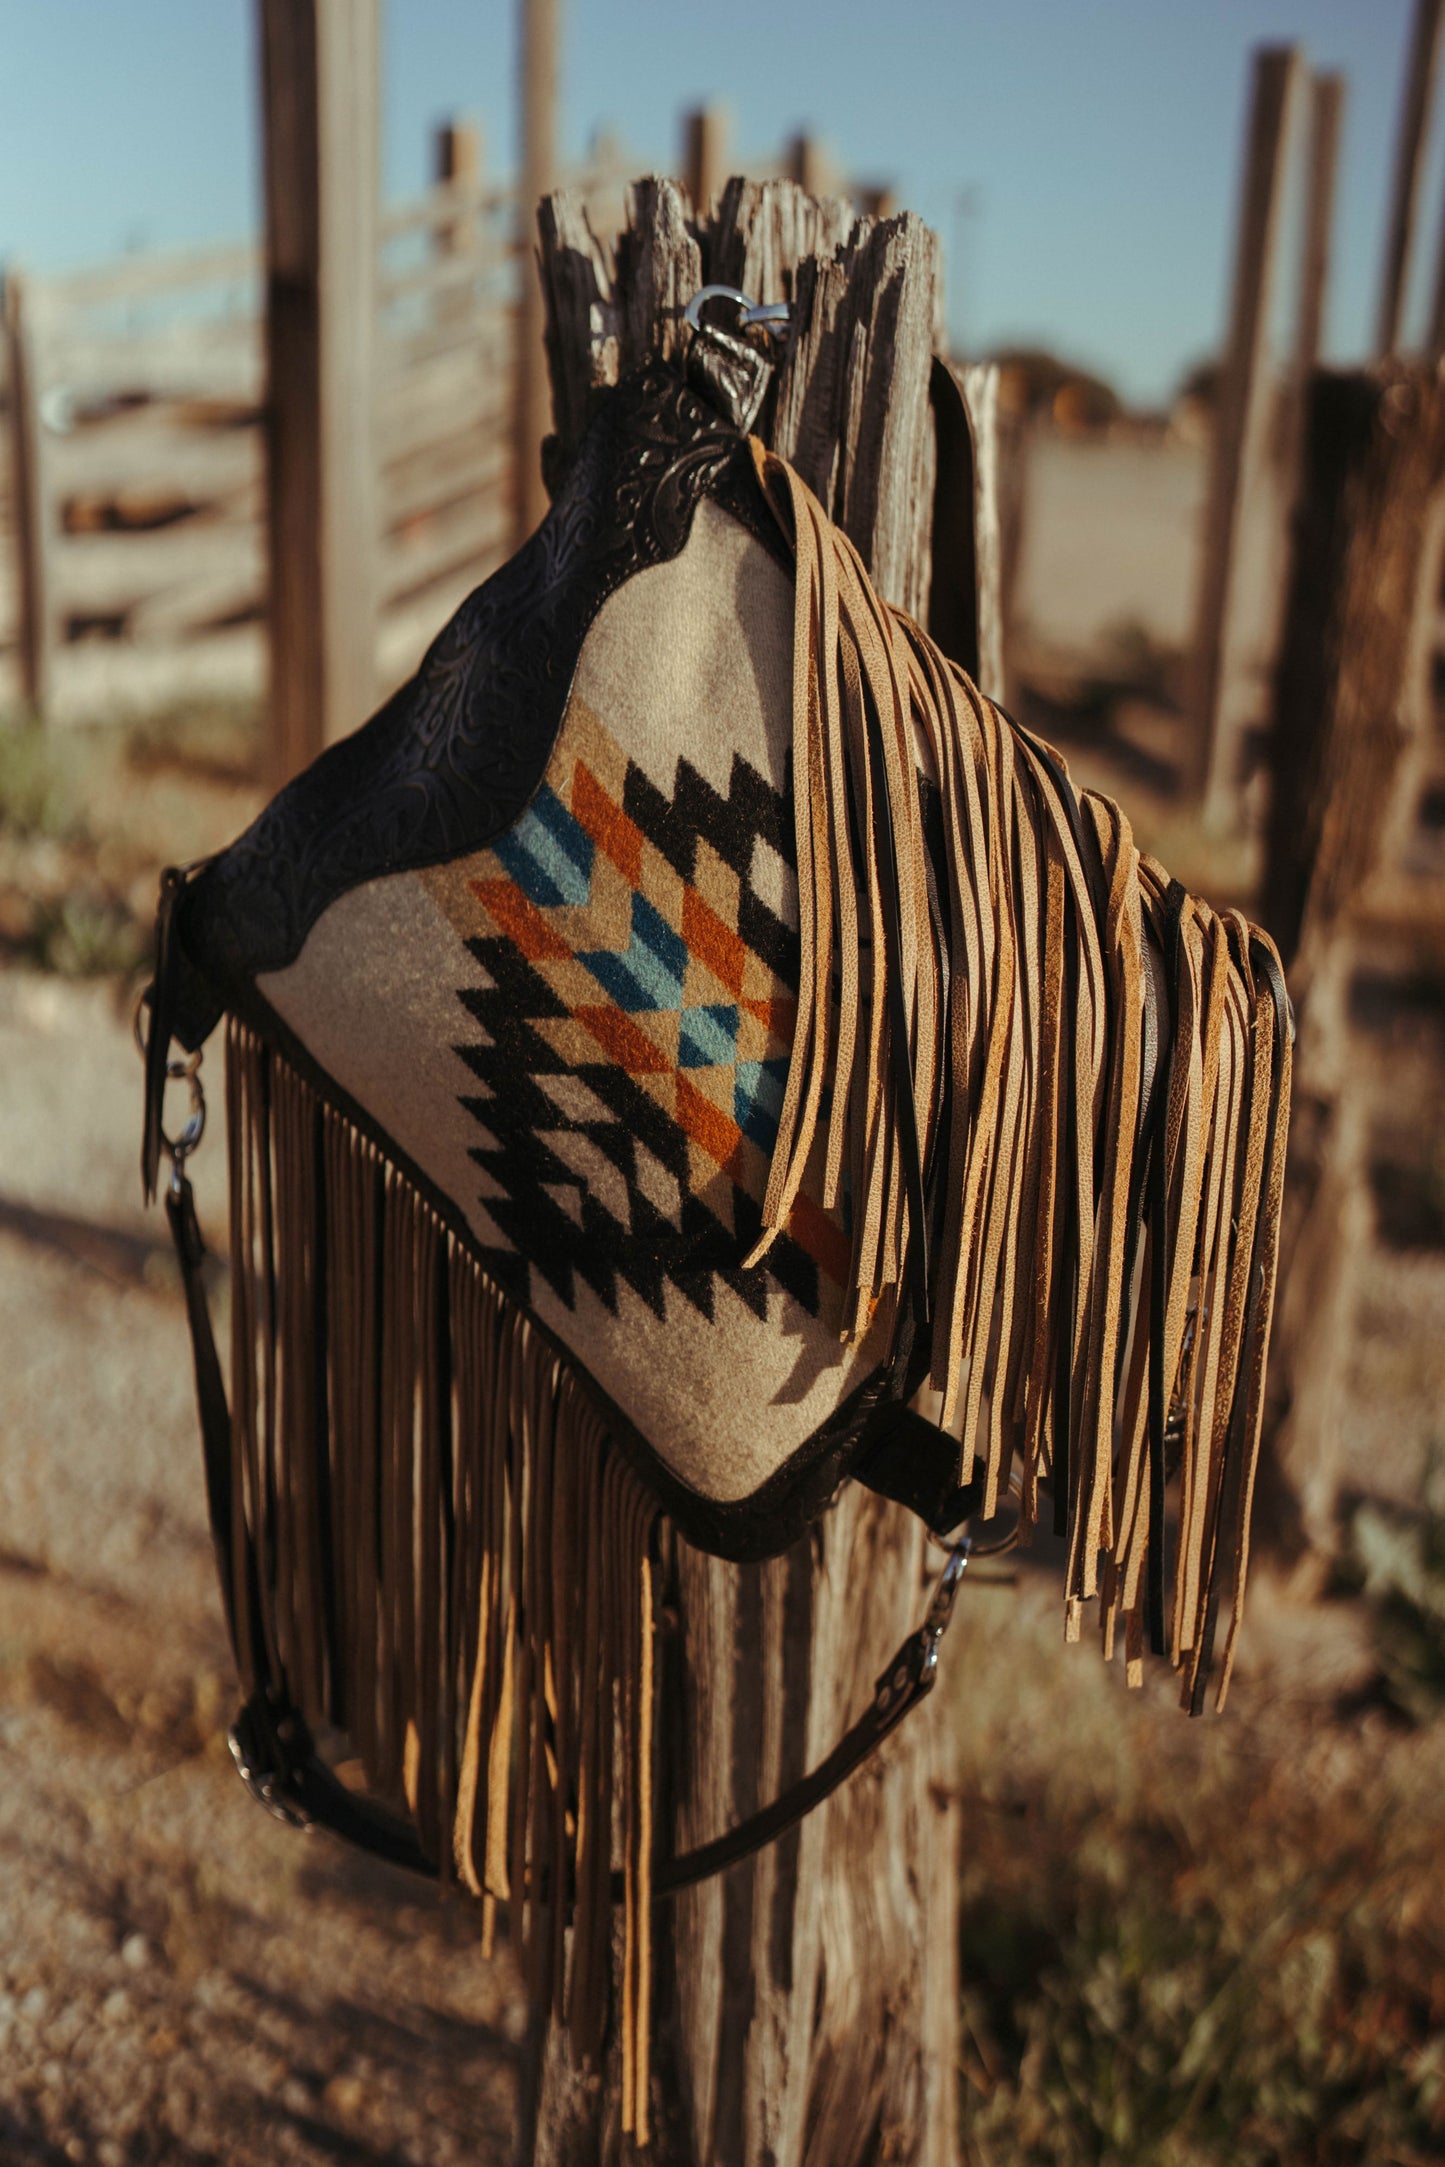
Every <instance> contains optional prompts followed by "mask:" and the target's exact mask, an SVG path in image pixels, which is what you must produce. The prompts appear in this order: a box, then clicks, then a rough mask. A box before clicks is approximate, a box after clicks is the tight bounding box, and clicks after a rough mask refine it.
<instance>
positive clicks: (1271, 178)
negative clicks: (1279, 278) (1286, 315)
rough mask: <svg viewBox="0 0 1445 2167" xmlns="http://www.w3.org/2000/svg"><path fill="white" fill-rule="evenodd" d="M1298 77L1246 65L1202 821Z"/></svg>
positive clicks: (1198, 786)
mask: <svg viewBox="0 0 1445 2167" xmlns="http://www.w3.org/2000/svg"><path fill="white" fill-rule="evenodd" d="M1302 73H1303V63H1302V61H1301V59H1300V55H1299V52H1298V50H1297V49H1296V48H1295V47H1294V46H1267V47H1264V48H1262V49H1261V50H1259V51H1258V52H1257V53H1256V54H1255V58H1254V76H1253V88H1252V92H1251V98H1250V116H1249V134H1248V145H1247V150H1246V156H1245V167H1244V184H1243V189H1242V192H1241V200H1240V214H1239V232H1238V240H1237V244H1236V254H1235V264H1234V297H1233V302H1232V305H1231V310H1230V325H1229V339H1228V344H1227V347H1226V350H1225V357H1224V364H1223V368H1222V369H1221V372H1220V382H1219V392H1218V397H1217V399H1216V403H1215V418H1214V445H1213V452H1212V457H1211V465H1210V481H1209V499H1208V510H1207V513H1206V518H1205V528H1204V552H1203V560H1202V565H1201V578H1200V590H1199V605H1198V612H1197V616H1196V619H1195V633H1194V678H1195V685H1194V700H1193V703H1192V704H1193V710H1194V728H1195V741H1194V746H1193V752H1194V760H1193V773H1192V776H1191V781H1192V784H1193V787H1194V791H1195V793H1196V795H1197V796H1198V797H1199V798H1200V799H1201V801H1202V804H1203V810H1204V814H1205V817H1206V819H1208V820H1217V819H1219V818H1220V817H1222V816H1223V815H1224V813H1225V811H1226V808H1227V806H1228V802H1229V799H1230V796H1231V793H1232V791H1233V788H1234V786H1235V783H1236V781H1237V769H1238V761H1239V754H1240V749H1241V747H1240V738H1241V735H1242V731H1243V727H1244V724H1245V722H1246V721H1247V719H1248V715H1247V700H1245V699H1243V698H1242V697H1241V691H1242V688H1241V686H1240V684H1239V677H1240V673H1241V668H1242V658H1241V656H1240V655H1239V653H1238V618H1237V613H1236V606H1235V605H1236V595H1235V592H1234V589H1235V584H1236V573H1237V568H1238V567H1237V558H1238V543H1239V530H1240V525H1241V516H1242V513H1243V510H1244V506H1245V502H1246V500H1247V498H1248V496H1249V493H1250V490H1251V487H1252V485H1253V484H1254V483H1255V481H1256V478H1257V476H1258V473H1259V469H1260V466H1261V464H1262V458H1263V450H1264V438H1265V435H1266V432H1267V427H1268V420H1269V381H1268V375H1267V370H1266V352H1267V333H1268V324H1269V307H1270V298H1271V293H1272V288H1273V280H1274V266H1275V257H1276V254H1277V250H1278V242H1279V228H1280V222H1281V212H1282V206H1283V200H1284V189H1285V167H1286V151H1287V145H1288V139H1289V134H1290V124H1291V119H1292V115H1293V108H1294V106H1295V103H1296V99H1297V95H1298V91H1299V86H1300V82H1301V78H1302Z"/></svg>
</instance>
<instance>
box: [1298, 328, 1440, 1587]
mask: <svg viewBox="0 0 1445 2167" xmlns="http://www.w3.org/2000/svg"><path fill="white" fill-rule="evenodd" d="M1303 476H1304V481H1303V490H1302V495H1301V500H1300V507H1299V513H1298V518H1297V523H1296V546H1295V554H1294V564H1293V568H1292V572H1291V577H1290V585H1289V594H1288V601H1287V609H1286V617H1285V633H1284V642H1283V648H1282V652H1281V657H1280V669H1279V685H1278V702H1277V709H1276V720H1275V731H1274V736H1273V740H1272V746H1271V756H1272V765H1273V794H1272V810H1271V817H1270V827H1269V834H1268V844H1267V856H1266V863H1265V878H1264V894H1263V904H1262V915H1263V917H1264V921H1265V924H1266V925H1267V926H1268V928H1269V930H1270V932H1271V933H1272V934H1273V935H1274V937H1275V939H1276V940H1277V941H1278V943H1279V946H1280V950H1281V953H1282V955H1283V958H1284V962H1285V966H1286V969H1287V971H1288V972H1289V977H1290V990H1291V993H1292V995H1293V997H1294V1000H1295V1003H1296V1007H1297V1011H1298V1018H1299V1039H1298V1044H1297V1048H1296V1056H1295V1085H1294V1117H1293V1120H1292V1123H1291V1129H1290V1145H1289V1163H1288V1170H1287V1174H1286V1185H1285V1215H1284V1221H1283V1227H1282V1232H1281V1246H1280V1313H1279V1320H1278V1329H1277V1331H1276V1334H1275V1343H1274V1349H1273V1352H1272V1356H1271V1362H1270V1375H1269V1390H1268V1398H1267V1401H1266V1418H1265V1442H1264V1454H1263V1458H1262V1460H1261V1467H1260V1485H1261V1488H1260V1512H1259V1521H1258V1529H1259V1535H1260V1538H1261V1540H1262V1541H1263V1542H1265V1543H1266V1544H1268V1545H1270V1546H1271V1547H1273V1548H1274V1549H1275V1551H1276V1552H1277V1553H1282V1554H1283V1555H1285V1556H1289V1555H1291V1554H1299V1553H1301V1552H1306V1551H1310V1552H1313V1553H1314V1555H1315V1556H1316V1557H1317V1558H1318V1557H1322V1556H1325V1555H1327V1554H1328V1552H1329V1549H1330V1547H1331V1544H1332V1541H1333V1536H1334V1511H1335V1506H1336V1502H1337V1496H1338V1490H1339V1486H1340V1483H1341V1480H1342V1479H1343V1473H1344V1470H1343V1464H1342V1455H1343V1440H1342V1439H1341V1437H1340V1436H1339V1433H1338V1409H1339V1404H1340V1396H1341V1395H1340V1382H1341V1379H1340V1364H1341V1361H1342V1358H1343V1354H1344V1351H1345V1350H1346V1349H1347V1348H1348V1346H1349V1343H1350V1337H1351V1331H1350V1326H1351V1321H1352V1313H1353V1307H1354V1301H1355V1294H1356V1288H1357V1284H1358V1274H1359V1269H1360V1262H1361V1257H1362V1254H1363V1252H1364V1251H1365V1249H1366V1247H1367V1244H1368V1238H1369V1210H1370V1204H1369V1191H1368V1181H1367V1164H1366V1161H1367V1146H1368V1137H1367V1121H1368V1113H1369V1105H1368V1100H1367V1097H1366V1089H1365V1086H1364V1084H1363V1083H1362V1080H1361V1076H1360V1072H1359V1064H1358V1063H1357V1062H1355V1061H1354V1060H1352V1058H1351V1048H1350V1038H1349V1025H1348V995H1349V982H1350V977H1351V972H1352V968H1353V959H1354V945H1355V943H1354V932H1353V928H1354V923H1355V919H1356V915H1357V912H1358V909H1359V906H1360V903H1361V900H1362V898H1363V895H1364V892H1365V889H1366V884H1367V883H1368V882H1369V881H1370V879H1371V877H1372V875H1373V874H1374V872H1375V870H1376V868H1377V866H1378V864H1379V861H1380V858H1381V853H1382V849H1383V848H1384V846H1385V845H1386V843H1387V841H1388V838H1389V837H1390V835H1391V833H1392V829H1393V827H1394V825H1395V811H1396V800H1397V797H1398V794H1399V789H1400V784H1401V779H1402V770H1403V756H1404V754H1405V751H1406V748H1407V746H1408V744H1409V742H1410V738H1411V735H1412V732H1414V731H1418V730H1419V729H1421V728H1422V727H1423V715H1422V712H1421V711H1422V710H1423V709H1424V708H1425V706H1426V703H1427V701H1428V696H1429V662H1430V656H1431V653H1432V643H1433V637H1434V635H1435V634H1436V632H1437V630H1438V614H1439V603H1438V589H1439V580H1440V565H1441V547H1440V545H1441V531H1442V519H1441V509H1442V507H1441V494H1442V490H1445V383H1442V381H1441V379H1440V376H1439V373H1438V372H1437V371H1436V370H1435V369H1433V368H1429V369H1425V368H1406V367H1404V366H1402V365H1400V364H1398V363H1394V364H1381V365H1378V366H1377V367H1375V368H1374V369H1371V370H1366V371H1360V372H1355V373H1351V374H1334V373H1332V372H1328V371H1323V370H1321V371H1318V372H1316V374H1315V376H1314V378H1313V380H1312V382H1311V384H1310V387H1309V395H1308V399H1307V401H1306V409H1305V430H1304V465H1303Z"/></svg>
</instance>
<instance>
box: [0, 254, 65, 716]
mask: <svg viewBox="0 0 1445 2167" xmlns="http://www.w3.org/2000/svg"><path fill="white" fill-rule="evenodd" d="M5 377H6V396H7V401H8V408H9V424H10V475H11V492H12V511H11V518H12V521H13V525H14V538H15V602H16V620H17V631H18V635H19V648H20V696H21V699H22V700H23V701H24V703H25V705H26V706H27V707H28V708H29V709H31V711H32V712H33V713H34V714H36V715H41V716H43V715H44V714H45V712H46V709H47V708H48V706H49V704H50V695H51V689H52V673H53V666H54V659H55V632H56V627H55V614H54V610H53V607H52V603H51V579H50V572H51V557H52V554H53V551H52V527H51V520H52V517H53V512H54V507H53V505H52V503H51V500H50V492H49V489H48V488H47V486H46V472H45V465H46V461H45V427H44V423H43V422H42V420H41V418H40V387H39V383H38V381H37V375H36V356H35V326H34V322H33V311H32V308H31V292H30V288H29V285H28V283H27V281H26V280H25V279H23V278H22V276H21V274H20V273H19V272H18V271H15V270H7V271H6V273H5Z"/></svg>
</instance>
